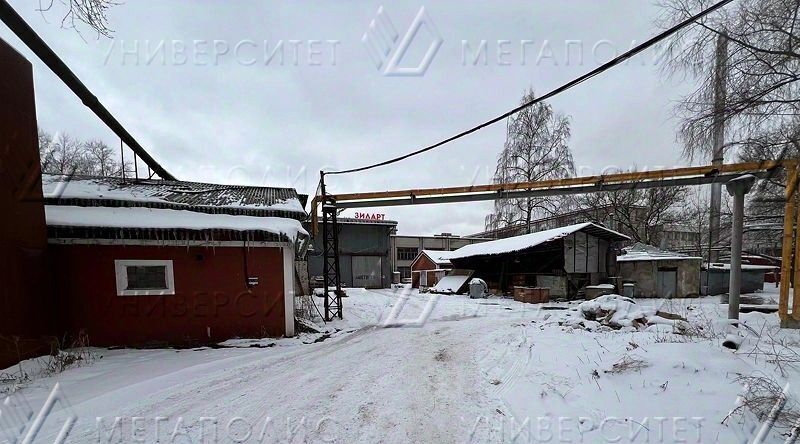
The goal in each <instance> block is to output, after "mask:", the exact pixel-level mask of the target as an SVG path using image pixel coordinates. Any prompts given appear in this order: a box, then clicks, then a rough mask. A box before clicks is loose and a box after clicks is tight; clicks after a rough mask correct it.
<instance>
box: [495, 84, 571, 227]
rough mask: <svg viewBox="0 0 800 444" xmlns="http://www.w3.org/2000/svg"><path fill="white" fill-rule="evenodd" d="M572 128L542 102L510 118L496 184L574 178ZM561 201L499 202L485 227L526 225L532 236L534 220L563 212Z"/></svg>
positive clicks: (527, 96)
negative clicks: (570, 140) (570, 142)
mask: <svg viewBox="0 0 800 444" xmlns="http://www.w3.org/2000/svg"><path fill="white" fill-rule="evenodd" d="M534 98H535V95H534V93H533V91H532V90H531V91H528V92H527V93H526V94H525V95H524V96H523V98H522V103H525V102H529V101H531V100H533V99H534ZM569 125H570V121H569V118H568V117H567V116H565V115H563V114H560V113H556V112H554V111H553V108H552V106H550V105H548V104H546V103H543V102H542V103H538V104H536V105H534V106H531V107H528V108H525V109H524V110H522V111H520V112H519V113H518V114H516V115H515V116H513V117H510V118H509V120H508V125H507V130H506V143H505V146H504V148H503V151H502V152H501V153H500V156H499V157H498V161H497V169H496V170H495V175H494V179H493V181H494V183H510V182H533V181H538V180H546V179H556V178H563V177H570V176H572V175H574V174H575V165H574V163H573V160H572V152H571V151H570V149H569V146H568V145H567V141H568V140H569V137H570V128H569ZM559 201H560V199H558V198H555V197H529V198H520V199H499V200H497V201H495V208H494V212H493V213H492V214H491V215H489V216H488V217H487V219H486V225H487V226H486V228H487V230H492V229H497V228H502V227H506V226H511V225H517V224H524V227H525V230H524V231H525V232H526V233H530V231H531V221H533V220H534V218H537V217H543V216H549V215H554V214H557V213H558V212H559V210H563V208H559Z"/></svg>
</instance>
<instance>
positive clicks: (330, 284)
mask: <svg viewBox="0 0 800 444" xmlns="http://www.w3.org/2000/svg"><path fill="white" fill-rule="evenodd" d="M320 177H321V180H320V187H321V192H322V244H323V245H322V278H323V285H324V287H325V288H324V292H325V293H324V297H325V322H330V321H332V320H333V318H334V317H338V318H339V319H342V282H341V279H340V276H341V274H340V273H339V225H338V224H337V221H336V212H337V208H336V200H335V199H334V198H333V197H332V196H329V195H328V194H327V193H326V192H325V175H324V173H322V174H320Z"/></svg>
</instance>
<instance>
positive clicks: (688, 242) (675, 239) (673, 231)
mask: <svg viewBox="0 0 800 444" xmlns="http://www.w3.org/2000/svg"><path fill="white" fill-rule="evenodd" d="M700 243H701V239H700V231H699V230H698V229H697V227H694V226H690V225H681V224H667V225H664V226H663V227H662V229H661V245H660V247H661V248H662V249H668V250H691V249H700V248H701V245H700Z"/></svg>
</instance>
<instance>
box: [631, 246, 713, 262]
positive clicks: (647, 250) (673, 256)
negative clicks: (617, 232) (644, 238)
mask: <svg viewBox="0 0 800 444" xmlns="http://www.w3.org/2000/svg"><path fill="white" fill-rule="evenodd" d="M624 250H625V254H623V255H621V256H617V262H634V261H680V260H690V259H694V260H697V259H700V260H702V259H703V258H701V257H698V256H687V255H685V254H681V253H675V252H672V251H667V250H662V249H660V248H658V247H654V246H652V245H647V244H643V243H641V242H637V243H635V244H633V245H631V246H630V247H627V248H624Z"/></svg>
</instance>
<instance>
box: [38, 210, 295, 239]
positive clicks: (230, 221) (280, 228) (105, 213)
mask: <svg viewBox="0 0 800 444" xmlns="http://www.w3.org/2000/svg"><path fill="white" fill-rule="evenodd" d="M45 217H46V219H47V226H48V227H50V228H57V227H86V228H122V229H125V228H132V229H173V230H174V229H178V230H193V231H203V230H231V231H247V232H265V233H272V234H276V235H279V236H285V237H286V238H288V239H289V240H292V241H293V240H295V239H297V238H298V236H302V237H305V236H308V233H307V232H306V231H305V230H304V229H303V227H302V226H301V225H300V222H299V221H297V220H294V219H287V218H283V217H262V216H235V215H230V214H209V213H197V212H194V211H186V210H171V209H162V208H147V207H77V206H66V205H46V206H45Z"/></svg>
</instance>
